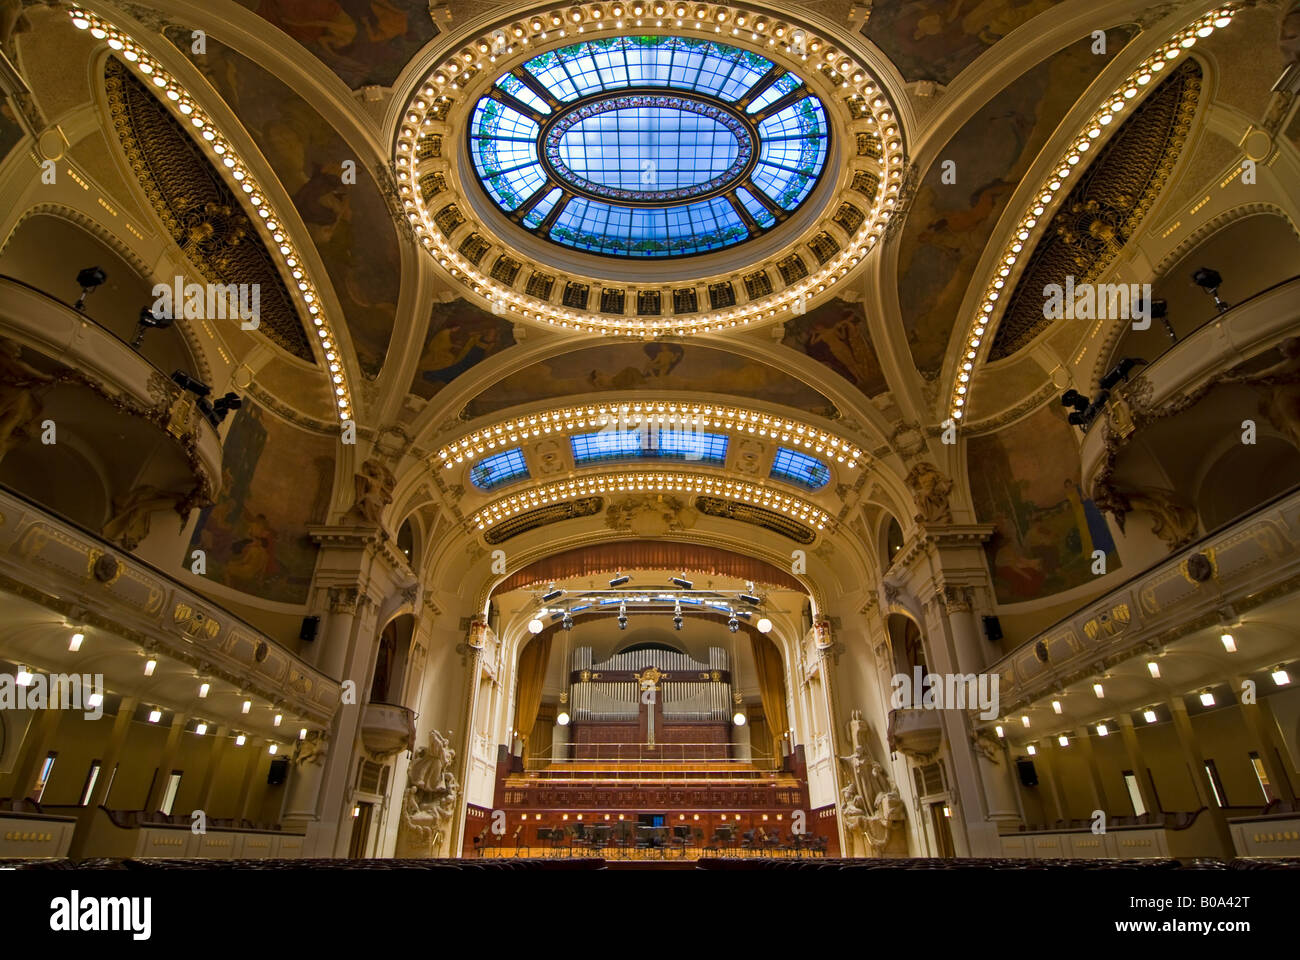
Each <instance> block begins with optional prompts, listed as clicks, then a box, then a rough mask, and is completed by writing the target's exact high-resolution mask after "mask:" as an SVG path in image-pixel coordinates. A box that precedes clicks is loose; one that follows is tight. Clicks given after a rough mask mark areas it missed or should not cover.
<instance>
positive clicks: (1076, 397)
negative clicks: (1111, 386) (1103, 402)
mask: <svg viewBox="0 0 1300 960" xmlns="http://www.w3.org/2000/svg"><path fill="white" fill-rule="evenodd" d="M1061 406H1063V407H1069V408H1070V409H1072V410H1077V411H1079V412H1080V413H1082V412H1083V411H1085V410H1087V409H1088V398H1087V397H1085V396H1084V395H1083V394H1081V393H1080V392H1079V391H1078V390H1075V389H1074V388H1073V387H1071V388H1070V389H1069V390H1066V391H1065V393H1063V394H1061Z"/></svg>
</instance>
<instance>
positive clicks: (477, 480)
mask: <svg viewBox="0 0 1300 960" xmlns="http://www.w3.org/2000/svg"><path fill="white" fill-rule="evenodd" d="M527 477H528V464H526V463H525V462H524V452H523V450H522V449H520V448H519V447H515V448H514V449H513V450H507V451H506V452H505V453H498V454H494V455H493V456H490V457H484V458H483V459H482V460H480V461H479V462H478V463H476V464H474V465H473V466H472V467H470V468H469V481H470V483H472V484H474V486H476V487H478V488H479V489H480V490H494V489H496V488H497V487H501V486H505V485H506V484H507V483H513V482H514V481H516V480H523V479H526V478H527Z"/></svg>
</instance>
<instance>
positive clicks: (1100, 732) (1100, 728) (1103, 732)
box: [1097, 723, 1110, 737]
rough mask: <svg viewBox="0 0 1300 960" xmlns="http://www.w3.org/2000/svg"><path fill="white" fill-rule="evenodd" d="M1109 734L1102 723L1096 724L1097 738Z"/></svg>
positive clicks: (1108, 730) (1108, 729)
mask: <svg viewBox="0 0 1300 960" xmlns="http://www.w3.org/2000/svg"><path fill="white" fill-rule="evenodd" d="M1109 733H1110V728H1108V727H1107V726H1106V724H1104V723H1099V724H1097V736H1099V737H1104V736H1106V735H1107V734H1109Z"/></svg>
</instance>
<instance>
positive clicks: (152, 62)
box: [68, 7, 354, 421]
mask: <svg viewBox="0 0 1300 960" xmlns="http://www.w3.org/2000/svg"><path fill="white" fill-rule="evenodd" d="M68 15H69V16H70V17H71V18H72V24H73V26H75V27H76V28H77V29H78V30H89V31H90V34H91V36H93V37H94V38H95V39H96V40H103V41H105V42H106V43H107V44H108V46H109V47H110V48H111V49H112V50H113V51H114V52H116V53H118V54H120V55H121V57H122V59H124V60H125V61H126V62H127V63H128V64H130V65H131V66H133V67H135V68H136V70H138V71H139V72H140V73H141V74H142V75H143V76H144V78H145V80H146V81H148V82H149V83H151V84H152V85H153V86H154V87H155V88H157V90H158V91H159V92H160V93H161V94H162V95H163V97H164V98H165V99H163V100H162V102H164V103H165V104H166V105H167V107H168V108H169V109H170V110H171V112H172V113H173V114H174V115H175V116H176V117H177V119H178V120H179V121H180V122H181V123H182V125H184V123H185V122H186V121H188V122H189V123H190V125H191V126H192V127H193V128H194V130H195V131H196V132H197V134H198V140H197V142H198V143H200V144H201V145H202V146H204V147H205V148H206V149H207V150H209V151H210V152H211V154H212V156H213V158H214V159H213V166H215V167H216V168H217V169H218V170H220V171H222V172H223V173H224V174H225V175H226V176H227V177H229V178H230V180H232V181H233V185H232V190H234V192H235V195H236V196H238V195H239V194H240V193H242V194H243V195H244V197H245V199H246V200H247V201H248V203H249V204H250V205H251V206H252V207H253V209H254V210H255V211H256V212H257V216H254V217H250V218H249V219H251V220H252V221H253V222H254V223H258V222H260V223H261V226H262V230H263V231H264V237H265V239H266V240H268V241H269V242H267V243H266V248H267V250H268V251H270V252H271V255H272V256H276V255H277V254H278V257H279V260H280V262H281V264H282V265H283V268H284V272H285V274H286V275H288V276H289V277H292V282H290V283H288V284H286V286H288V288H289V289H290V290H291V291H296V292H297V296H298V298H299V299H300V300H301V301H302V306H303V308H304V309H305V310H306V311H307V315H308V316H309V317H310V318H311V323H312V326H313V328H314V329H315V330H316V336H317V338H318V339H319V341H320V347H321V351H322V352H323V353H324V356H325V362H326V363H327V364H328V365H329V374H330V379H331V381H332V382H333V388H334V402H335V407H336V409H337V411H338V417H339V420H340V421H347V420H351V419H352V418H353V413H354V411H353V409H352V399H351V391H350V389H349V387H348V382H347V374H346V372H345V371H344V369H343V361H342V358H341V356H340V354H339V352H338V339H337V338H336V337H335V335H334V329H333V326H332V325H331V324H330V321H329V319H328V318H327V317H326V316H325V313H324V311H323V309H322V307H321V304H320V295H319V294H318V293H317V290H316V284H315V283H314V282H313V281H312V278H311V276H310V274H309V272H308V269H307V266H306V264H305V263H304V262H303V258H302V256H301V255H300V254H299V252H298V249H297V248H296V247H295V245H294V242H293V240H291V239H290V238H289V236H288V232H287V230H286V229H285V228H284V225H283V222H282V218H281V217H280V216H279V214H278V213H277V212H276V211H275V209H274V208H273V206H272V204H271V201H270V200H268V199H267V197H266V193H265V192H264V191H263V190H262V189H261V187H260V186H259V185H258V183H257V178H256V177H254V176H253V174H252V172H251V171H250V170H249V169H248V167H247V166H246V165H245V164H244V162H243V161H242V160H241V159H240V158H239V155H238V153H237V152H236V150H235V148H234V146H233V145H232V144H231V143H230V141H229V140H227V139H226V137H225V136H224V135H223V134H222V133H221V131H220V129H219V128H218V127H217V125H216V124H215V123H214V122H213V120H212V118H211V117H209V116H208V115H207V114H206V113H205V112H204V111H203V109H202V108H201V107H199V105H198V104H197V103H196V102H195V101H194V98H193V97H192V96H191V95H190V93H189V91H188V90H186V89H185V88H184V86H183V85H182V84H181V82H180V81H179V80H177V79H176V78H175V77H174V76H172V74H171V73H169V72H168V71H167V70H166V68H164V67H163V65H162V64H161V63H159V62H158V61H157V60H156V59H154V58H153V57H151V56H150V55H149V54H148V53H147V52H146V51H145V49H144V47H143V46H141V45H140V43H139V42H138V41H136V40H135V39H133V38H132V37H131V36H130V35H129V34H127V33H125V32H124V31H122V30H121V29H119V28H118V27H117V26H115V25H114V24H112V23H110V22H109V21H107V20H105V19H103V18H102V17H100V16H98V15H97V14H94V13H91V12H90V11H89V10H85V9H82V8H81V7H73V8H72V9H71V10H69V11H68Z"/></svg>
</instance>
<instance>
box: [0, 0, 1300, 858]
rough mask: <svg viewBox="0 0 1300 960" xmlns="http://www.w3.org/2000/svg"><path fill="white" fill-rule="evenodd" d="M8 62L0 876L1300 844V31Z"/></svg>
mask: <svg viewBox="0 0 1300 960" xmlns="http://www.w3.org/2000/svg"><path fill="white" fill-rule="evenodd" d="M0 53H3V57H0V858H3V859H4V860H6V861H15V862H18V861H23V862H27V861H35V860H38V859H42V860H47V861H50V862H57V863H63V862H65V861H67V862H71V861H82V860H88V859H94V860H96V861H100V860H102V861H104V862H109V861H112V862H119V861H129V862H135V861H142V860H146V859H150V858H160V859H166V860H168V861H181V860H185V861H200V860H202V861H223V862H224V861H237V862H239V863H241V864H250V863H254V862H261V861H267V862H280V861H286V862H288V861H295V862H296V861H304V860H310V861H312V862H313V863H314V864H317V865H319V866H322V868H323V867H324V866H327V865H329V864H333V865H336V866H337V865H339V864H340V863H342V862H344V861H347V862H354V861H385V862H391V861H397V860H402V861H415V860H421V861H425V860H427V861H431V862H432V861H437V862H436V863H433V864H432V865H429V864H426V865H424V866H423V867H421V869H447V870H482V871H505V870H530V869H533V868H536V869H550V870H555V869H561V868H563V869H577V867H575V866H574V864H577V863H579V862H580V861H581V862H583V863H589V864H592V865H594V866H592V869H604V868H606V867H608V868H610V869H627V870H629V871H635V870H638V869H655V870H668V869H676V868H681V869H692V870H694V869H701V870H707V869H721V867H719V866H718V865H719V864H727V865H729V866H731V867H736V865H737V864H739V865H740V866H739V867H736V868H737V869H746V870H748V869H754V870H758V869H768V870H784V869H805V868H806V869H814V868H816V869H832V868H833V869H841V867H842V868H843V869H884V868H885V867H884V866H880V865H872V866H871V867H869V868H868V867H864V866H862V864H863V863H866V862H868V861H886V860H887V861H893V862H896V863H898V864H902V863H914V864H915V863H922V862H927V863H928V862H930V861H937V860H943V861H945V862H955V861H956V860H971V861H978V862H979V863H987V864H997V863H1002V864H1003V865H1005V864H1006V863H1010V862H1015V863H1019V862H1022V861H1026V860H1032V861H1036V862H1048V863H1049V865H1057V866H1060V867H1061V869H1063V870H1064V869H1072V868H1071V867H1070V863H1073V861H1079V860H1097V861H1105V862H1108V863H1110V862H1113V863H1121V862H1125V863H1131V862H1132V861H1137V860H1141V861H1145V862H1148V863H1154V862H1161V863H1164V862H1166V861H1168V862H1174V861H1176V862H1177V863H1178V864H1182V865H1187V864H1189V863H1191V861H1193V860H1195V861H1196V862H1197V863H1198V864H1202V865H1205V864H1217V865H1219V866H1220V867H1222V869H1224V870H1227V869H1230V868H1231V867H1230V865H1231V864H1234V863H1238V862H1246V861H1249V862H1258V861H1263V860H1265V859H1267V860H1269V861H1277V862H1279V863H1281V862H1283V861H1284V860H1286V859H1287V858H1300V799H1297V790H1298V789H1300V689H1298V688H1300V628H1298V627H1297V623H1300V296H1298V295H1297V294H1300V227H1298V225H1300V103H1298V102H1297V101H1298V97H1297V94H1300V0H1295V2H1293V0H1232V2H1223V0H1217V2H1208V0H1178V2H1172V3H1171V2H1164V0H979V2H976V0H888V2H887V0H875V2H872V0H780V2H776V0H756V2H749V0H740V2H730V0H727V2H721V3H719V2H712V0H613V2H611V0H572V2H565V3H559V4H557V3H554V2H542V0H102V2H100V0H95V2H89V0H86V2H71V0H59V2H49V3H47V2H45V0H13V2H7V0H0ZM498 861H509V862H508V863H507V862H498ZM813 861H816V864H813V863H812V862H813ZM1295 862H1300V860H1296V861H1295ZM792 864H793V866H792ZM855 864H856V866H855ZM390 865H391V863H390ZM1062 865H1063V866H1062ZM376 869H378V868H377V867H376ZM401 869H406V867H402V868H401ZM411 869H415V868H411ZM583 869H586V867H583ZM890 869H895V867H890ZM896 869H904V868H903V867H901V866H899V867H896ZM907 869H913V868H907ZM915 869H919V867H915ZM634 876H635V875H634Z"/></svg>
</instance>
